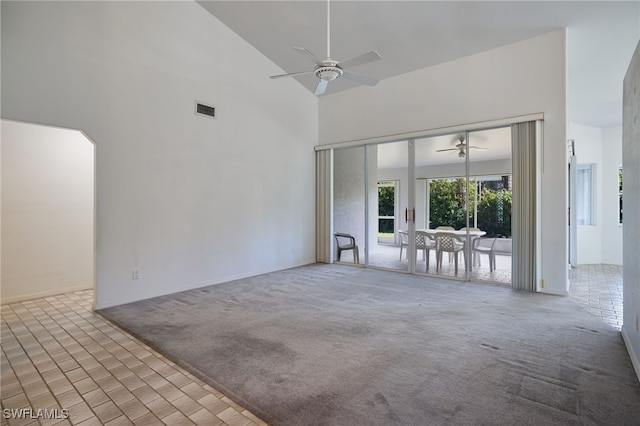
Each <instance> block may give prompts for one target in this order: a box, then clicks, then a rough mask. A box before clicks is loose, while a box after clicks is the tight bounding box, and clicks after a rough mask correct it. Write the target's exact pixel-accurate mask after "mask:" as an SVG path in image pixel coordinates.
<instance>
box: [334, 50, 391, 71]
mask: <svg viewBox="0 0 640 426" xmlns="http://www.w3.org/2000/svg"><path fill="white" fill-rule="evenodd" d="M380 59H382V56H380V54H379V53H378V52H376V51H375V50H372V51H371V52H367V53H365V54H363V55H360V56H356V57H355V58H351V59H347V60H346V61H342V62H340V63H339V65H340V68H342V69H345V68H351V67H355V66H356V65H362V64H367V63H369V62H374V61H379V60H380Z"/></svg>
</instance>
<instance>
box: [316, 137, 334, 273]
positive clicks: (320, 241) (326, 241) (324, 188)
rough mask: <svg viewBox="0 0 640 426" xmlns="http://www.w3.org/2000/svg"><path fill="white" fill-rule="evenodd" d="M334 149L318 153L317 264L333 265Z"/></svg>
mask: <svg viewBox="0 0 640 426" xmlns="http://www.w3.org/2000/svg"><path fill="white" fill-rule="evenodd" d="M332 154H333V150H332V149H326V150H321V151H316V262H320V263H331V261H332V258H331V255H332V249H333V247H332V241H333V240H332V239H331V235H333V232H332V230H331V227H332V223H333V221H332V216H331V215H332V211H333V207H332V200H333V170H332V169H333V168H332V166H331V165H332V161H331V157H332Z"/></svg>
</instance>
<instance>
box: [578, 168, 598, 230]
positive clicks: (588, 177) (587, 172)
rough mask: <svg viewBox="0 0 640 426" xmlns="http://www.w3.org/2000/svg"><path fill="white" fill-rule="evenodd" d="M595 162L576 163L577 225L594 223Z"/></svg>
mask: <svg viewBox="0 0 640 426" xmlns="http://www.w3.org/2000/svg"><path fill="white" fill-rule="evenodd" d="M595 174H596V165H595V164H578V169H577V180H576V208H577V212H576V216H577V220H578V225H595V224H596V209H595V207H596V185H595Z"/></svg>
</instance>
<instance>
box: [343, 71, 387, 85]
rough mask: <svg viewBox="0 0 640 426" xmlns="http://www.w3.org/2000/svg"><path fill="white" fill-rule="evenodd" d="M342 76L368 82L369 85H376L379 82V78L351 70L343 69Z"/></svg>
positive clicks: (364, 82)
mask: <svg viewBox="0 0 640 426" xmlns="http://www.w3.org/2000/svg"><path fill="white" fill-rule="evenodd" d="M342 76H343V77H345V78H348V79H349V80H355V81H358V82H360V83H363V84H366V85H367V86H375V85H376V84H378V80H376V79H374V78H369V77H365V76H364V75H360V74H354V73H352V72H350V71H344V70H343V72H342Z"/></svg>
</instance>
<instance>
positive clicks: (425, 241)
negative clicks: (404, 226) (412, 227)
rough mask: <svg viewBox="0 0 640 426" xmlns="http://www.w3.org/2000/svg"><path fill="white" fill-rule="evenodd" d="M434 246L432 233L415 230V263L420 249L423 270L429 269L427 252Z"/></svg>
mask: <svg viewBox="0 0 640 426" xmlns="http://www.w3.org/2000/svg"><path fill="white" fill-rule="evenodd" d="M435 248H436V241H435V239H434V237H433V235H431V234H429V233H427V232H424V231H416V263H417V262H418V250H422V258H423V259H425V267H426V269H425V272H426V271H428V270H429V257H430V256H429V254H430V250H431V249H435Z"/></svg>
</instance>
